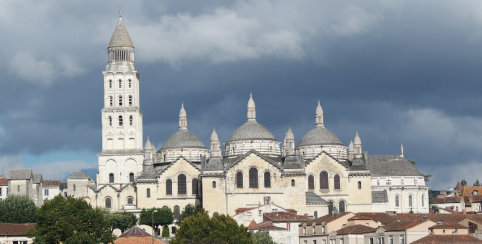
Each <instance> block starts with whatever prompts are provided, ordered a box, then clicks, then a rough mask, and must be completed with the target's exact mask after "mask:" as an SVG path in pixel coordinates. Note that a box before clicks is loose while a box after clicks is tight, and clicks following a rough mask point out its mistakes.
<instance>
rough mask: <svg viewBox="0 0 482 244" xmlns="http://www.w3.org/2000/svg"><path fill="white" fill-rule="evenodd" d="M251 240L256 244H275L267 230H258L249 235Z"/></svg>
mask: <svg viewBox="0 0 482 244" xmlns="http://www.w3.org/2000/svg"><path fill="white" fill-rule="evenodd" d="M251 238H252V239H253V242H254V243H256V244H275V243H276V242H274V241H273V238H271V236H270V235H269V234H268V233H267V232H261V231H258V232H256V233H253V234H252V235H251Z"/></svg>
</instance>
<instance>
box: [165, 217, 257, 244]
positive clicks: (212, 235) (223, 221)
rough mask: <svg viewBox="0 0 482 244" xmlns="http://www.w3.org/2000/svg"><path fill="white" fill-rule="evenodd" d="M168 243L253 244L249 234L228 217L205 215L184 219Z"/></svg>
mask: <svg viewBox="0 0 482 244" xmlns="http://www.w3.org/2000/svg"><path fill="white" fill-rule="evenodd" d="M169 243H171V244H184V243H200V244H201V243H249V244H251V243H254V242H253V239H252V238H251V232H249V231H248V228H246V227H244V226H239V225H238V224H237V223H236V221H235V220H234V219H232V218H231V217H229V216H225V215H220V216H213V217H212V218H209V215H208V214H207V213H198V214H197V215H196V216H190V217H187V218H185V219H184V220H183V221H182V223H181V228H179V230H178V231H177V232H176V236H175V237H174V239H172V240H171V241H170V242H169Z"/></svg>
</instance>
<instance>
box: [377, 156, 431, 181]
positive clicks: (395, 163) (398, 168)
mask: <svg viewBox="0 0 482 244" xmlns="http://www.w3.org/2000/svg"><path fill="white" fill-rule="evenodd" d="M368 159H369V165H370V172H371V173H372V176H375V177H376V176H422V175H421V174H420V172H419V171H418V169H417V167H415V165H413V164H412V163H410V161H408V160H407V159H405V158H404V157H401V156H399V155H376V156H368Z"/></svg>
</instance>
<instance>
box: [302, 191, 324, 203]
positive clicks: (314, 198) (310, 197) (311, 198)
mask: <svg viewBox="0 0 482 244" xmlns="http://www.w3.org/2000/svg"><path fill="white" fill-rule="evenodd" d="M306 203H316V204H325V203H328V202H327V201H325V199H323V198H321V197H320V196H318V195H316V194H315V193H313V192H306Z"/></svg>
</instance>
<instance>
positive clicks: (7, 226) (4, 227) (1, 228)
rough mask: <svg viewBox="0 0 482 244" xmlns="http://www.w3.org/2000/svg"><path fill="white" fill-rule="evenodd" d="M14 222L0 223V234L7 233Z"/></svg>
mask: <svg viewBox="0 0 482 244" xmlns="http://www.w3.org/2000/svg"><path fill="white" fill-rule="evenodd" d="M10 226H12V224H0V235H6V234H7V233H8V230H10Z"/></svg>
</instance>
